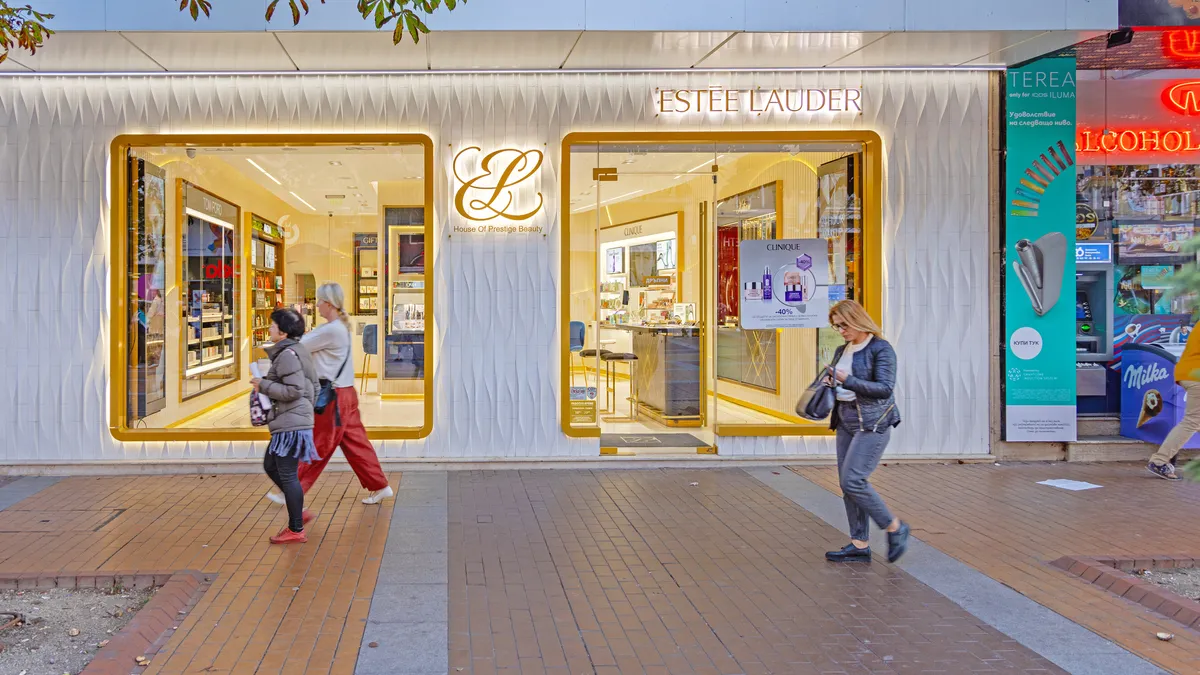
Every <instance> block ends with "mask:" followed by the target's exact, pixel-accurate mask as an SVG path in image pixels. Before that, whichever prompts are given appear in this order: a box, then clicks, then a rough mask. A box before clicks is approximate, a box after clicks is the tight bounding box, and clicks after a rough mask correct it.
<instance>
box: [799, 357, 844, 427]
mask: <svg viewBox="0 0 1200 675" xmlns="http://www.w3.org/2000/svg"><path fill="white" fill-rule="evenodd" d="M829 377H830V369H829V368H822V369H821V372H820V373H819V374H818V375H817V379H815V380H813V383H812V384H810V385H808V388H807V389H805V390H804V393H803V394H800V400H799V401H796V414H797V415H799V416H801V417H803V418H804V419H808V420H812V421H814V422H820V421H821V420H824V419H828V418H829V416H830V415H831V414H832V413H833V406H834V403H835V402H836V401H837V393H836V392H835V391H834V388H833V385H831V384H829V383H828V381H829Z"/></svg>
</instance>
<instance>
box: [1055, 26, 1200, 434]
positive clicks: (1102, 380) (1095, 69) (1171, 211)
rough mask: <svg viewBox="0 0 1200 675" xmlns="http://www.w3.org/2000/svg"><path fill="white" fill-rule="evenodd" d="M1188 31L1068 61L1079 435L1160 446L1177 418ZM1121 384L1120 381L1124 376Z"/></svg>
mask: <svg viewBox="0 0 1200 675" xmlns="http://www.w3.org/2000/svg"><path fill="white" fill-rule="evenodd" d="M1197 38H1200V31H1197V30H1195V29H1166V30H1160V29H1155V30H1139V31H1136V32H1135V33H1134V35H1133V40H1132V41H1131V42H1130V43H1128V44H1124V45H1118V46H1115V47H1111V48H1110V47H1109V45H1108V44H1107V42H1106V41H1105V40H1104V39H1103V38H1099V39H1096V40H1089V41H1087V42H1084V43H1081V44H1080V45H1078V46H1077V47H1076V48H1074V49H1073V50H1071V55H1073V56H1075V57H1076V67H1077V106H1076V107H1077V132H1076V133H1077V135H1076V143H1075V150H1076V157H1077V160H1078V161H1077V164H1076V166H1077V171H1076V174H1077V186H1076V195H1077V200H1076V201H1077V205H1076V247H1075V249H1076V352H1077V369H1076V386H1077V396H1078V399H1077V411H1078V416H1079V417H1078V422H1079V425H1078V426H1079V435H1080V437H1081V438H1086V437H1115V436H1117V435H1118V433H1119V435H1121V436H1126V437H1130V438H1135V439H1138V440H1144V441H1148V442H1152V443H1161V442H1162V440H1163V438H1164V437H1165V435H1166V433H1167V431H1169V429H1170V428H1171V427H1172V426H1173V425H1174V421H1175V419H1176V417H1177V416H1178V415H1179V414H1181V413H1182V403H1183V398H1182V390H1181V389H1180V388H1178V387H1177V386H1175V385H1173V383H1171V382H1169V381H1163V382H1158V381H1156V380H1157V379H1159V378H1152V377H1149V376H1148V375H1147V376H1146V377H1143V376H1142V374H1144V373H1149V374H1158V373H1169V372H1173V370H1174V363H1175V362H1176V360H1177V359H1178V357H1179V356H1180V355H1181V354H1182V352H1183V346H1184V343H1186V341H1187V338H1188V335H1189V334H1190V331H1191V326H1192V324H1193V321H1194V313H1195V311H1196V309H1197V307H1198V304H1197V298H1196V297H1195V296H1194V295H1191V294H1186V293H1185V294H1178V293H1175V292H1174V287H1175V285H1176V284H1175V280H1176V275H1178V274H1179V273H1180V272H1181V270H1183V269H1184V268H1185V266H1188V265H1194V263H1195V262H1196V260H1197V253H1196V250H1195V248H1194V247H1191V246H1189V241H1190V240H1192V239H1193V238H1194V237H1195V235H1196V234H1197V232H1198V231H1200V199H1197V195H1200V127H1197V126H1196V123H1195V120H1196V118H1195V116H1194V115H1195V113H1196V112H1197V111H1195V110H1192V109H1190V108H1189V106H1188V102H1189V101H1190V100H1192V99H1189V96H1190V94H1188V92H1189V91H1191V89H1189V87H1195V86H1197V84H1196V83H1197V80H1198V79H1200V68H1198V66H1200V59H1198V56H1197V54H1195V53H1192V52H1191V51H1189V49H1184V48H1183V47H1186V46H1188V45H1194V44H1200V43H1198V42H1197V41H1196V39H1197ZM1126 375H1129V377H1126Z"/></svg>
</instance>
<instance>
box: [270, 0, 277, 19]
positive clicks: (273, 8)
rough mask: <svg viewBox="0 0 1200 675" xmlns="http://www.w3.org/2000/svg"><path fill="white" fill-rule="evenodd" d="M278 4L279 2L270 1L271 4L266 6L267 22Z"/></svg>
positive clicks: (273, 14) (275, 0)
mask: <svg viewBox="0 0 1200 675" xmlns="http://www.w3.org/2000/svg"><path fill="white" fill-rule="evenodd" d="M278 4H279V0H271V4H269V5H267V21H270V20H271V17H273V16H275V7H276V5H278Z"/></svg>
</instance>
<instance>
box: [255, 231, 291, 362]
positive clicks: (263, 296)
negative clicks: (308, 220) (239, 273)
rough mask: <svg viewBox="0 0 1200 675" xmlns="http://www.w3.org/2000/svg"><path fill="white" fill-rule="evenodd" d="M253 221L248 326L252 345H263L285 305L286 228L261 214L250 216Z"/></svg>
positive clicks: (257, 346)
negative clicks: (273, 314)
mask: <svg viewBox="0 0 1200 675" xmlns="http://www.w3.org/2000/svg"><path fill="white" fill-rule="evenodd" d="M250 224H251V230H252V237H253V241H252V243H251V274H250V307H251V309H250V315H249V317H248V324H249V325H248V329H249V330H250V336H251V337H250V343H251V347H252V348H261V347H263V345H264V344H265V343H266V340H267V333H266V330H267V328H269V327H270V324H271V313H272V312H274V311H275V310H276V309H278V308H280V307H283V306H284V297H283V296H284V291H283V279H284V268H285V266H286V265H285V260H284V258H285V256H284V245H283V228H281V227H279V226H278V225H276V224H275V223H272V222H270V221H268V220H266V219H264V218H261V217H259V216H257V215H251V216H250Z"/></svg>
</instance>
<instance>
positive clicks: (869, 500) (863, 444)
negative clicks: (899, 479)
mask: <svg viewBox="0 0 1200 675" xmlns="http://www.w3.org/2000/svg"><path fill="white" fill-rule="evenodd" d="M837 406H838V425H837V466H838V482H839V483H840V484H841V488H842V501H844V502H845V503H846V520H848V521H849V522H850V538H851V539H854V540H856V541H870V540H871V524H870V522H868V520H867V518H868V517H870V519H871V520H874V521H875V524H876V525H878V526H879V528H880V529H884V528H886V527H887V526H888V525H891V524H892V513H891V511H888V507H887V505H885V504H884V503H883V498H882V497H880V496H879V493H878V492H876V491H875V488H873V487H871V483H870V482H869V481H868V480H867V479H868V478H870V477H871V473H872V472H873V471H875V467H877V466H879V460H880V459H881V458H882V457H883V450H884V448H886V447H887V444H888V441H889V440H891V438H892V428H891V427H887V428H885V429H880V430H879V431H878V432H875V431H871V430H870V429H867V430H866V431H860V430H859V428H860V427H859V424H858V410H857V409H856V408H855V406H854V404H853V403H843V402H841V401H839V402H838V404H837Z"/></svg>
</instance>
